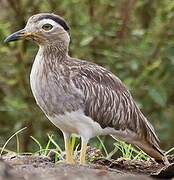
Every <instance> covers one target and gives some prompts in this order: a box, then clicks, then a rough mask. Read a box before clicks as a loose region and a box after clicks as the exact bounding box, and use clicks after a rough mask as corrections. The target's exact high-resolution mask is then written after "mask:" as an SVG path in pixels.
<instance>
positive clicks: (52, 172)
mask: <svg viewBox="0 0 174 180" xmlns="http://www.w3.org/2000/svg"><path fill="white" fill-rule="evenodd" d="M169 159H170V162H171V163H173V162H174V157H172V156H171V157H169ZM172 177H174V164H171V165H170V166H169V167H164V165H162V164H156V163H155V162H143V161H128V160H123V159H118V160H112V161H108V160H105V159H98V160H95V162H93V163H92V164H88V165H86V166H80V165H78V164H77V165H67V164H65V163H54V162H52V161H51V159H50V158H48V157H43V156H9V155H6V156H3V159H0V180H6V179H7V180H40V179H43V180H59V179H60V180H89V179H90V180H115V179H118V180H127V179H129V180H131V179H132V180H134V179H135V180H136V179H137V180H148V179H152V178H162V179H167V178H168V179H169V178H172Z"/></svg>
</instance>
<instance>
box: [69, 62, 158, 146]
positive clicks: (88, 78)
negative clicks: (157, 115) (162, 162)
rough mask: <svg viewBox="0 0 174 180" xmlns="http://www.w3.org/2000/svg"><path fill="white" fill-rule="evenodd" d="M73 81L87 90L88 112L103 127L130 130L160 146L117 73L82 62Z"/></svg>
mask: <svg viewBox="0 0 174 180" xmlns="http://www.w3.org/2000/svg"><path fill="white" fill-rule="evenodd" d="M72 81H73V83H74V85H75V86H76V87H77V88H78V89H80V90H81V91H82V92H83V94H84V102H85V106H84V108H85V109H84V110H85V114H86V115H87V116H90V117H91V118H92V119H93V120H94V121H96V122H98V123H99V124H100V125H101V127H102V128H105V127H114V128H115V129H116V130H123V131H124V130H126V129H128V130H130V131H132V132H134V133H136V135H137V136H138V137H140V138H143V139H145V140H146V141H148V142H150V144H153V145H155V146H156V147H159V146H158V143H159V139H158V137H157V136H156V134H155V131H154V128H153V126H152V125H151V124H150V122H148V121H147V119H146V118H145V116H144V115H143V114H142V112H141V111H140V109H139V108H138V107H137V105H136V104H135V102H134V100H133V98H132V96H131V94H130V93H129V91H128V90H127V89H126V87H125V86H124V84H123V83H122V82H121V80H120V79H119V78H117V77H116V76H115V75H114V74H112V73H111V72H109V71H108V70H106V69H105V68H103V67H100V66H98V65H96V64H92V63H84V62H83V63H82V65H81V66H80V67H78V72H77V70H76V73H75V75H74V76H72Z"/></svg>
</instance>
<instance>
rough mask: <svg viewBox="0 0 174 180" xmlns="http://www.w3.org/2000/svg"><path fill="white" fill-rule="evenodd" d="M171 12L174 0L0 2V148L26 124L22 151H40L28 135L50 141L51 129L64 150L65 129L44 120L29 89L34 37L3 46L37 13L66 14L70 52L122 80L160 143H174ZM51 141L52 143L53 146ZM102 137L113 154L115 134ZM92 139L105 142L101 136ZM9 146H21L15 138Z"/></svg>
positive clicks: (165, 146)
mask: <svg viewBox="0 0 174 180" xmlns="http://www.w3.org/2000/svg"><path fill="white" fill-rule="evenodd" d="M173 10H174V2H173V1H170V0H139V1H136V0H83V1H81V0H59V1H57V0H49V1H41V0H13V1H11V0H1V1H0V41H1V43H0V102H1V103H0V147H3V145H4V144H5V142H6V141H7V139H8V138H9V136H10V135H11V134H12V133H14V132H16V131H17V130H19V129H22V127H27V129H25V131H23V132H22V135H21V136H19V137H18V142H19V141H20V143H19V144H20V149H21V152H26V151H31V150H32V152H33V151H37V148H38V147H37V146H36V144H35V143H34V142H33V140H32V138H30V136H33V137H35V140H36V139H37V141H38V142H40V144H45V142H47V135H46V134H47V133H49V134H54V141H55V142H59V143H58V144H59V145H60V149H62V147H63V139H62V134H61V132H60V131H59V130H58V129H57V128H56V127H54V126H53V125H52V124H51V123H50V122H49V121H48V120H46V118H45V116H44V114H43V113H42V112H41V110H40V109H39V108H38V107H37V105H36V103H35V101H34V98H33V96H32V93H31V90H30V85H29V74H30V69H31V65H32V60H33V59H34V56H35V54H36V52H37V47H36V46H35V45H33V44H32V43H31V42H14V43H11V44H8V45H5V44H4V43H3V40H4V39H5V37H6V36H7V35H9V34H10V33H12V32H14V31H16V30H18V29H20V28H23V27H24V25H25V22H26V20H27V18H28V17H30V16H31V15H33V14H36V13H38V12H54V13H56V14H59V15H61V16H63V17H64V18H65V19H66V20H67V22H68V23H69V25H70V27H71V39H72V42H71V48H70V54H71V55H72V56H74V57H78V58H83V59H86V60H89V61H92V62H95V63H97V64H100V65H102V66H104V67H106V68H107V69H109V70H111V71H112V72H113V73H115V74H116V75H117V76H118V77H120V79H121V80H122V81H123V82H124V83H125V84H126V86H127V87H128V88H129V90H130V91H131V93H132V95H133V97H134V99H135V100H136V102H137V103H138V105H139V107H140V108H141V110H142V111H143V112H144V114H145V115H146V116H147V118H148V119H149V120H150V121H151V122H152V124H153V125H154V126H155V129H156V131H157V134H158V135H159V137H160V139H161V146H162V148H163V149H166V150H167V149H169V148H171V147H173V143H174V141H173V137H174V131H173V129H174V103H173V102H174V90H173V89H174V81H173V79H172V78H173V75H174V13H173ZM50 137H51V138H52V136H50ZM51 138H50V139H49V143H53V141H51ZM33 139H34V138H33ZM52 139H53V138H52ZM106 139H107V141H106ZM102 141H103V142H104V144H105V146H106V147H107V148H109V150H108V149H107V151H109V152H110V151H111V149H112V148H113V145H112V144H113V141H112V139H109V140H108V137H104V139H102ZM53 144H54V143H53ZM91 144H92V145H99V144H100V146H101V143H100V142H99V141H98V140H97V138H95V139H94V140H92V141H91ZM8 146H9V149H11V150H13V151H16V142H15V141H10V142H9V144H8ZM55 147H56V146H55ZM56 148H58V147H56ZM42 149H43V148H42ZM40 150H41V149H40ZM46 152H47V151H46ZM44 153H45V152H44Z"/></svg>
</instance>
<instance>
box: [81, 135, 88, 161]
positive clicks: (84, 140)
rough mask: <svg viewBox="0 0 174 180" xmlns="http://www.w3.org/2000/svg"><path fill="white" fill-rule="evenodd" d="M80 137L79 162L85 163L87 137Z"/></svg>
mask: <svg viewBox="0 0 174 180" xmlns="http://www.w3.org/2000/svg"><path fill="white" fill-rule="evenodd" d="M81 139H82V141H81V152H80V164H85V157H86V150H87V143H88V139H86V138H83V137H82V138H81Z"/></svg>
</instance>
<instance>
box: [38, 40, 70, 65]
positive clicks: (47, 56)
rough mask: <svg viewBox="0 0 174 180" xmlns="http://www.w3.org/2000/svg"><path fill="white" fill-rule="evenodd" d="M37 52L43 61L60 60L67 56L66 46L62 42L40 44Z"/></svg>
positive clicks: (54, 61)
mask: <svg viewBox="0 0 174 180" xmlns="http://www.w3.org/2000/svg"><path fill="white" fill-rule="evenodd" d="M39 52H40V54H41V56H42V58H43V59H44V60H45V61H52V62H53V63H56V62H61V61H64V60H66V59H67V57H68V46H66V45H65V44H63V43H56V44H49V45H44V46H40V48H39Z"/></svg>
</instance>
